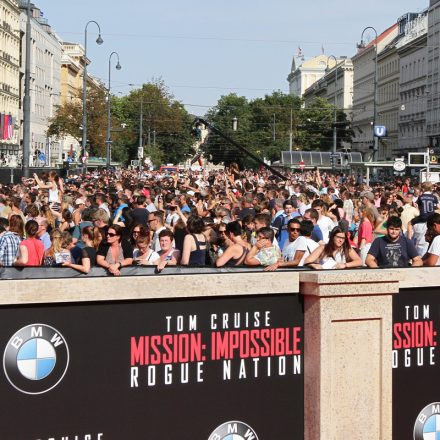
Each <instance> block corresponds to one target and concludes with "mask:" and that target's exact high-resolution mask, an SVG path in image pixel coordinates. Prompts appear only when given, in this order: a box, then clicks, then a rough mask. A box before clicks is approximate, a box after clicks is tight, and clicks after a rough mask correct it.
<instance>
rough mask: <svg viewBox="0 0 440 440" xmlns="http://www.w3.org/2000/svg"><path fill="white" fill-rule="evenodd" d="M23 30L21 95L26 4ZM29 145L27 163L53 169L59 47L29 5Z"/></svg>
mask: <svg viewBox="0 0 440 440" xmlns="http://www.w3.org/2000/svg"><path fill="white" fill-rule="evenodd" d="M20 8H21V15H20V23H21V30H22V57H21V73H22V80H21V90H23V92H22V93H21V94H22V95H23V93H24V73H25V62H26V59H25V58H26V22H27V1H22V2H21V4H20ZM31 11H32V18H31V42H32V46H31V59H30V62H31V84H30V94H31V145H30V158H29V163H30V164H31V165H34V166H50V165H55V164H56V162H57V158H58V154H59V153H58V151H59V142H58V141H57V140H56V139H52V138H48V136H47V127H48V123H49V119H50V118H51V117H53V116H54V113H55V110H56V106H57V105H58V104H59V102H60V65H61V43H60V40H59V38H58V37H57V35H56V34H55V32H54V31H53V30H52V28H51V27H50V25H49V23H48V21H47V19H46V18H44V17H43V14H42V12H41V11H40V9H39V8H38V7H36V6H35V5H34V4H31Z"/></svg>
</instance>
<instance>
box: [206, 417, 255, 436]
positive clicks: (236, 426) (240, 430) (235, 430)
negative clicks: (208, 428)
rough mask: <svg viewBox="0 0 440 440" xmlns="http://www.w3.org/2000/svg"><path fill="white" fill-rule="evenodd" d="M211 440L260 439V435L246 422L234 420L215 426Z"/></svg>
mask: <svg viewBox="0 0 440 440" xmlns="http://www.w3.org/2000/svg"><path fill="white" fill-rule="evenodd" d="M209 440H258V436H257V434H256V433H255V431H254V430H253V429H252V428H251V427H250V426H249V425H247V424H246V423H243V422H239V421H232V422H226V423H223V424H222V425H220V426H218V427H217V428H215V430H214V431H213V433H212V434H211V435H210V436H209Z"/></svg>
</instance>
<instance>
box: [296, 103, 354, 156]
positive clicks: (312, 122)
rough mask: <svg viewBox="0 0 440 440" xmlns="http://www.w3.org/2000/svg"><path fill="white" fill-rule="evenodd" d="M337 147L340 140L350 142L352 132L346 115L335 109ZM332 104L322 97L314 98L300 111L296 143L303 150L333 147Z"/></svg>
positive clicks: (321, 149) (327, 149)
mask: <svg viewBox="0 0 440 440" xmlns="http://www.w3.org/2000/svg"><path fill="white" fill-rule="evenodd" d="M336 121H337V148H341V143H342V142H351V139H352V136H353V133H352V131H351V129H350V128H349V121H348V120H347V115H346V114H345V113H344V112H343V111H342V110H339V109H338V110H337V111H336ZM333 125H334V106H333V105H332V104H330V103H329V102H328V101H327V100H326V99H324V98H316V99H315V100H314V101H313V102H312V103H311V104H309V105H308V106H307V107H306V108H304V109H303V111H302V112H301V125H300V126H299V129H298V135H297V144H298V146H300V148H301V149H303V150H319V151H329V150H331V149H332V148H333Z"/></svg>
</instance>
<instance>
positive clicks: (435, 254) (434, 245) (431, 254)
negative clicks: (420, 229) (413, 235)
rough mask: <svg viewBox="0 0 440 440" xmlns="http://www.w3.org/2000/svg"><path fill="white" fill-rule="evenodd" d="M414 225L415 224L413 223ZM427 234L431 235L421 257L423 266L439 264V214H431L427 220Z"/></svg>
mask: <svg viewBox="0 0 440 440" xmlns="http://www.w3.org/2000/svg"><path fill="white" fill-rule="evenodd" d="M414 226H416V225H414ZM427 227H428V234H429V235H431V236H433V237H434V239H433V240H432V241H431V245H430V246H429V249H428V252H427V253H426V255H425V256H424V257H423V265H424V266H440V258H439V257H440V214H438V213H434V214H432V215H431V216H430V217H429V218H428V221H427Z"/></svg>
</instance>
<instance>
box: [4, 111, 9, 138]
mask: <svg viewBox="0 0 440 440" xmlns="http://www.w3.org/2000/svg"><path fill="white" fill-rule="evenodd" d="M4 118H5V119H4V123H3V139H9V138H8V132H9V118H10V116H9V115H5V116H4Z"/></svg>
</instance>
